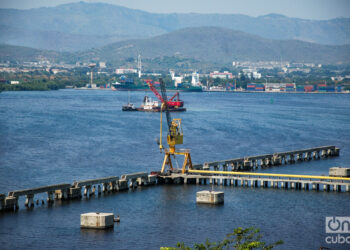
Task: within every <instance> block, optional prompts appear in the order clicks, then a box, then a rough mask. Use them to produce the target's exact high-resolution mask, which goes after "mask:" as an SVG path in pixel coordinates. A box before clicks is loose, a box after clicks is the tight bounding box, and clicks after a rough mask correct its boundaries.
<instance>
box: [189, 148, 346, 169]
mask: <svg viewBox="0 0 350 250" xmlns="http://www.w3.org/2000/svg"><path fill="white" fill-rule="evenodd" d="M339 152H340V149H339V148H337V147H335V146H322V147H315V148H307V149H301V150H294V151H287V152H280V153H273V154H265V155H257V156H248V157H242V158H235V159H229V160H221V161H214V162H205V163H203V164H196V165H193V169H195V170H210V169H213V170H217V171H218V170H220V169H222V170H223V171H226V170H227V167H228V166H231V170H232V171H243V170H254V169H257V168H259V167H260V168H267V167H271V166H280V165H282V164H294V163H296V162H301V161H310V160H312V159H314V160H318V159H320V154H321V157H322V158H323V159H326V158H328V157H336V156H339Z"/></svg>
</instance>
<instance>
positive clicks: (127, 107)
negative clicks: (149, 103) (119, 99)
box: [122, 92, 137, 111]
mask: <svg viewBox="0 0 350 250" xmlns="http://www.w3.org/2000/svg"><path fill="white" fill-rule="evenodd" d="M122 110H123V111H137V108H136V107H135V105H134V104H133V103H131V102H130V92H128V104H126V105H123V106H122Z"/></svg>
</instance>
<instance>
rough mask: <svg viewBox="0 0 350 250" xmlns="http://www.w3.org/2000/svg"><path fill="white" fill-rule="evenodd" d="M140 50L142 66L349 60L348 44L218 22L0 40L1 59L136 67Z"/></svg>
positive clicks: (192, 66) (339, 62)
mask: <svg viewBox="0 0 350 250" xmlns="http://www.w3.org/2000/svg"><path fill="white" fill-rule="evenodd" d="M139 54H141V56H142V60H143V66H144V67H145V68H147V69H149V70H150V69H165V68H181V67H183V68H197V69H199V68H203V65H210V66H213V65H221V66H223V65H226V66H227V65H230V64H231V63H232V61H270V60H271V61H291V62H293V61H294V62H313V63H323V64H344V63H350V45H321V44H315V43H310V42H303V41H298V40H273V39H266V38H262V37H260V36H257V35H252V34H248V33H245V32H241V31H235V30H231V29H227V28H220V27H198V28H185V29H181V30H177V31H173V32H170V33H167V34H163V35H159V36H155V37H152V38H146V39H132V40H127V41H120V42H116V43H112V44H109V45H106V46H103V47H100V48H95V49H89V50H85V51H78V52H56V51H47V50H38V49H32V48H24V47H17V46H10V45H2V46H0V60H3V61H4V60H9V61H14V60H15V61H35V60H37V59H38V58H40V57H44V58H47V59H49V60H50V61H56V62H58V61H60V62H69V63H75V62H77V61H80V62H99V61H105V62H107V63H108V65H110V66H114V67H125V66H128V65H131V67H135V61H136V59H137V56H138V55H139Z"/></svg>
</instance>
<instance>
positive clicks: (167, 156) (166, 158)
mask: <svg viewBox="0 0 350 250" xmlns="http://www.w3.org/2000/svg"><path fill="white" fill-rule="evenodd" d="M166 165H169V166H170V169H173V164H172V162H171V158H170V154H169V153H168V152H166V153H165V155H164V161H163V165H162V170H161V173H164V171H165V166H166Z"/></svg>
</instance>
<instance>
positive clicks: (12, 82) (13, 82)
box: [10, 81, 19, 84]
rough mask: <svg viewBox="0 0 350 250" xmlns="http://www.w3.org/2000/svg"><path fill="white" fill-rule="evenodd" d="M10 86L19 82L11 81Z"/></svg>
mask: <svg viewBox="0 0 350 250" xmlns="http://www.w3.org/2000/svg"><path fill="white" fill-rule="evenodd" d="M10 83H11V84H19V81H11V82H10Z"/></svg>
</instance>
